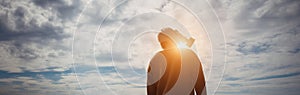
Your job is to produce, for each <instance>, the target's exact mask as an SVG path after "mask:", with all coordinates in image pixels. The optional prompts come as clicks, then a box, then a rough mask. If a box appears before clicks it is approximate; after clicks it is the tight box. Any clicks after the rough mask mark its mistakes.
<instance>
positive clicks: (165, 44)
mask: <svg viewBox="0 0 300 95" xmlns="http://www.w3.org/2000/svg"><path fill="white" fill-rule="evenodd" d="M158 41H159V42H160V45H161V47H162V48H163V49H170V48H176V43H175V41H173V40H172V38H171V37H170V36H169V35H167V34H164V33H162V32H161V33H159V34H158Z"/></svg>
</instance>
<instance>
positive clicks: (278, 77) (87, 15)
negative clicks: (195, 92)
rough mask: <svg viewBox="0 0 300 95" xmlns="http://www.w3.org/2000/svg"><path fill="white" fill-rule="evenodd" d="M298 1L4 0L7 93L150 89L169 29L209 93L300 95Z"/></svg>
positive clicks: (111, 94)
mask: <svg viewBox="0 0 300 95" xmlns="http://www.w3.org/2000/svg"><path fill="white" fill-rule="evenodd" d="M299 21H300V2H299V1H298V0H0V60H1V61H0V94H1V95H99V94H100V95H120V94H122V95H145V94H146V88H145V84H146V70H147V66H148V64H149V61H150V59H151V58H152V57H153V56H154V55H155V53H157V52H158V51H160V50H161V47H160V46H159V43H158V40H157V34H158V32H160V30H161V29H162V28H165V27H171V28H173V29H176V30H178V31H179V32H181V33H182V34H183V35H184V36H186V37H193V38H195V39H196V40H195V44H194V45H193V47H192V48H191V49H192V50H193V51H195V52H196V54H197V55H198V57H199V59H200V60H201V62H202V66H203V70H204V74H205V78H206V80H207V81H206V85H207V92H208V94H209V95H298V94H299V93H300V91H299V89H300V86H299V83H300V69H299V68H300V59H299V57H300V36H299V35H300V34H299V33H300V22H299Z"/></svg>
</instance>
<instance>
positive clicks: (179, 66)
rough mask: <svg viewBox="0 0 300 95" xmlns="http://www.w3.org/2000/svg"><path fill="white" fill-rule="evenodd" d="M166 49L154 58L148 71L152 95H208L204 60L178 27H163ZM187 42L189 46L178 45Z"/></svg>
mask: <svg viewBox="0 0 300 95" xmlns="http://www.w3.org/2000/svg"><path fill="white" fill-rule="evenodd" d="M158 40H159V42H160V45H161V47H162V48H163V50H162V51H159V52H158V53H156V55H155V56H154V57H153V58H152V59H151V61H150V64H149V67H148V73H147V94H148V95H195V93H196V95H206V89H205V78H204V75H203V71H202V66H201V62H200V60H199V59H198V57H197V55H196V54H195V53H194V52H193V51H192V50H191V49H189V48H188V47H191V46H192V44H193V42H194V39H193V38H190V39H186V38H185V37H184V36H183V35H181V34H180V33H179V32H178V31H177V30H173V29H171V28H165V29H162V32H160V33H159V34H158ZM179 43H184V44H185V45H186V46H187V47H185V48H180V47H178V44H179Z"/></svg>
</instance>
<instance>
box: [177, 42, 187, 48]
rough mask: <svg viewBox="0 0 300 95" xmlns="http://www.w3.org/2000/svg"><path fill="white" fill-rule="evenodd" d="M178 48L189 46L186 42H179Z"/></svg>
mask: <svg viewBox="0 0 300 95" xmlns="http://www.w3.org/2000/svg"><path fill="white" fill-rule="evenodd" d="M176 45H177V48H187V45H186V44H185V43H184V42H177V44H176Z"/></svg>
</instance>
